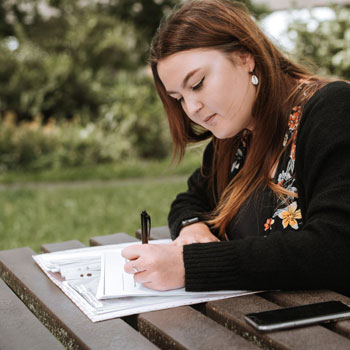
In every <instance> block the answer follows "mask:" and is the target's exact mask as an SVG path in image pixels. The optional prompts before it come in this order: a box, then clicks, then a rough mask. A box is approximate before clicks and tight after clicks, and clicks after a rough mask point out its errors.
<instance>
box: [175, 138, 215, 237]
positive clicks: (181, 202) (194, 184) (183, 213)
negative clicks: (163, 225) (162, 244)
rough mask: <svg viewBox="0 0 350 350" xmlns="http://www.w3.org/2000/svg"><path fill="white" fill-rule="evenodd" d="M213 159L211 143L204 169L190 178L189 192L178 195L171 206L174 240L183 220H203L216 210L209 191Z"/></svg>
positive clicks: (205, 158) (203, 162) (205, 157)
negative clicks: (207, 214)
mask: <svg viewBox="0 0 350 350" xmlns="http://www.w3.org/2000/svg"><path fill="white" fill-rule="evenodd" d="M212 157H213V145H212V142H210V143H209V144H208V146H207V147H206V149H205V151H204V154H203V161H202V169H200V168H199V169H197V170H196V171H195V172H194V173H193V174H192V175H191V176H190V177H189V179H188V181H187V186H188V189H187V191H186V192H183V193H180V194H178V195H177V197H176V198H175V200H174V201H173V203H172V205H171V208H170V212H169V216H168V224H169V227H170V232H171V237H172V239H175V238H176V237H177V236H178V235H179V232H180V229H181V223H182V221H183V220H186V219H190V218H194V217H198V218H199V219H200V220H201V219H203V216H204V215H205V214H206V213H208V212H210V211H212V210H213V209H214V207H213V201H212V199H211V196H210V190H209V176H207V175H209V172H210V167H211V161H212Z"/></svg>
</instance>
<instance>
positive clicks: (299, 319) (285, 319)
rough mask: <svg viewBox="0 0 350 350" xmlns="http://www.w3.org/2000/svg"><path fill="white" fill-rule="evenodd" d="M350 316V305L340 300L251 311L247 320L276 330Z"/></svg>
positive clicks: (264, 327)
mask: <svg viewBox="0 0 350 350" xmlns="http://www.w3.org/2000/svg"><path fill="white" fill-rule="evenodd" d="M345 317H350V307H349V306H347V305H345V304H343V303H341V302H340V301H328V302H323V303H316V304H309V305H302V306H296V307H289V308H282V309H277V310H271V311H264V312H257V313H251V314H248V315H246V316H245V319H246V321H247V322H249V323H250V324H252V325H253V326H254V327H256V328H258V329H259V330H276V329H282V328H290V327H295V326H301V325H308V324H314V323H320V322H326V321H331V320H337V319H341V318H345Z"/></svg>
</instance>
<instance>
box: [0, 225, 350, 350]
mask: <svg viewBox="0 0 350 350" xmlns="http://www.w3.org/2000/svg"><path fill="white" fill-rule="evenodd" d="M139 235H140V232H139V231H137V232H136V237H138V238H139ZM151 237H152V238H153V239H158V238H169V230H168V228H167V227H158V228H154V229H153V230H152V233H151ZM135 240H137V238H135V237H131V236H129V235H127V234H126V233H117V234H112V235H107V236H98V237H92V238H91V239H90V245H93V246H95V245H105V244H115V243H123V242H132V241H135ZM81 247H84V245H83V244H82V243H81V242H79V241H74V240H73V241H67V242H60V243H53V244H44V245H42V247H41V249H42V251H43V252H53V251H59V250H65V249H75V248H81ZM33 254H35V252H34V251H33V250H32V249H30V248H28V247H26V248H18V249H12V250H7V251H0V276H1V278H2V280H3V281H1V280H0V314H1V318H0V349H1V350H9V349H11V350H14V349H16V350H17V349H33V350H34V349H35V350H40V349H62V348H67V349H98V350H105V349H108V350H110V349H123V350H124V349H125V350H128V349H130V350H131V349H133V350H135V349H142V350H148V349H166V350H168V349H174V350H175V349H176V350H177V349H178V350H183V349H191V350H215V349H220V350H223V349H239V350H244V349H261V348H263V349H317V350H322V349H324V350H330V349H350V339H349V338H350V321H339V322H334V323H328V324H324V325H316V326H308V327H303V328H298V329H292V330H284V331H276V332H270V333H259V332H258V331H256V330H254V329H253V328H252V327H251V326H250V325H248V324H247V323H246V322H245V321H244V315H245V314H246V313H250V312H258V311H265V310H271V309H277V308H280V307H285V306H295V305H300V304H308V303H314V302H321V301H327V300H340V301H342V302H345V303H349V298H348V297H346V296H344V295H341V294H338V293H335V292H332V291H327V290H324V291H292V292H277V291H276V292H264V293H259V294H251V295H246V296H242V297H235V298H229V299H224V300H218V301H211V302H207V303H202V304H198V305H194V306H182V307H177V308H172V309H167V310H161V311H154V312H146V313H141V314H138V315H133V316H127V317H122V318H116V319H112V320H106V321H102V322H97V323H93V322H91V321H90V320H89V319H88V318H87V317H86V316H85V315H84V314H83V313H82V312H81V311H80V310H79V309H78V308H77V307H76V306H75V305H74V304H73V303H72V302H71V301H70V299H69V298H68V297H67V296H66V295H65V294H64V293H63V292H62V291H61V290H60V289H59V288H58V287H57V286H56V285H55V284H54V283H52V282H51V281H50V280H49V279H48V278H47V277H46V275H45V274H44V273H43V272H42V271H41V269H40V268H39V267H38V266H37V265H36V263H35V262H34V260H33V259H32V255H33Z"/></svg>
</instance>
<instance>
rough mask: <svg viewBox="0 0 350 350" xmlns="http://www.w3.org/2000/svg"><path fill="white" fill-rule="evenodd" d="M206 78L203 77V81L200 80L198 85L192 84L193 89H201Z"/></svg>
mask: <svg viewBox="0 0 350 350" xmlns="http://www.w3.org/2000/svg"><path fill="white" fill-rule="evenodd" d="M204 78H205V77H203V78H202V79H201V81H200V82H199V83H198V84H197V85H195V86H192V90H193V91H195V90H199V89H200V88H201V87H202V86H203V81H204Z"/></svg>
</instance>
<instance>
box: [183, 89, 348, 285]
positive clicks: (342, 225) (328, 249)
mask: <svg viewBox="0 0 350 350" xmlns="http://www.w3.org/2000/svg"><path fill="white" fill-rule="evenodd" d="M349 97H350V86H349V85H347V84H345V83H336V84H330V85H328V86H327V87H326V88H324V89H322V90H321V91H319V92H318V93H316V94H315V96H314V97H313V98H311V99H310V101H309V103H307V105H306V106H305V110H304V114H303V117H302V121H301V125H300V127H299V131H298V132H299V134H298V141H297V155H296V162H297V163H296V173H297V186H298V190H299V202H300V205H301V209H302V214H303V222H304V224H303V227H302V229H301V230H299V231H275V232H272V233H271V234H270V235H269V236H268V237H266V238H263V237H250V238H247V239H241V240H235V241H231V242H220V243H205V244H192V245H187V246H184V265H185V271H186V281H185V286H186V289H187V290H191V291H196V290H215V289H253V290H259V289H300V288H302V289H308V288H330V289H335V290H339V291H347V292H350V287H349V286H348V283H347V282H344V276H347V275H348V274H349V272H350V152H349V149H350V136H349V135H350V102H349V100H350V99H349Z"/></svg>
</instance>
